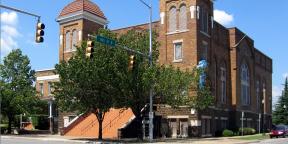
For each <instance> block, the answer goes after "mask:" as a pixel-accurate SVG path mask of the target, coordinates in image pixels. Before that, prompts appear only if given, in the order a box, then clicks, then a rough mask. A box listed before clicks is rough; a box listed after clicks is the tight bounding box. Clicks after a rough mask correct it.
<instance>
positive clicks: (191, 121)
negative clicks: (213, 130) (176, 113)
mask: <svg viewBox="0 0 288 144" xmlns="http://www.w3.org/2000/svg"><path fill="white" fill-rule="evenodd" d="M190 125H191V126H201V120H190Z"/></svg>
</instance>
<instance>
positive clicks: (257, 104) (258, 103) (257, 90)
mask: <svg viewBox="0 0 288 144" xmlns="http://www.w3.org/2000/svg"><path fill="white" fill-rule="evenodd" d="M260 102H261V101H260V82H259V80H257V81H256V106H257V109H258V110H260Z"/></svg>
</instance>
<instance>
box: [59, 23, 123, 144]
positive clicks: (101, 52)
mask: <svg viewBox="0 0 288 144" xmlns="http://www.w3.org/2000/svg"><path fill="white" fill-rule="evenodd" d="M98 34H99V35H102V36H105V37H109V38H111V39H115V40H116V39H117V38H116V35H115V34H113V33H111V32H110V31H109V30H104V29H101V30H99V31H98ZM85 48H86V43H83V44H82V45H81V47H79V48H77V52H76V54H75V55H74V56H72V58H71V59H70V60H68V61H67V62H66V61H62V62H61V63H60V64H57V65H56V66H55V68H56V73H57V74H59V77H60V81H59V82H57V83H55V91H54V95H55V98H56V102H57V104H58V106H59V108H60V109H61V110H62V111H72V112H78V113H93V114H95V115H96V117H97V120H98V123H99V134H98V136H99V137H98V138H99V139H100V140H101V139H102V122H103V120H104V117H105V113H106V112H108V111H109V109H110V108H112V107H113V106H114V97H116V96H120V97H121V96H122V95H123V92H122V89H121V88H120V87H118V86H116V85H118V84H121V83H124V82H123V81H122V80H121V78H122V75H123V73H124V74H125V72H127V65H128V59H127V57H123V56H122V55H125V53H124V52H123V51H121V50H119V49H116V48H114V49H112V48H109V47H108V46H106V45H103V44H101V43H97V42H96V41H95V47H94V53H93V56H92V58H91V59H90V58H87V57H86V56H85Z"/></svg>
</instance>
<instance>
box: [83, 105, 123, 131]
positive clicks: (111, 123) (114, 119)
mask: <svg viewBox="0 0 288 144" xmlns="http://www.w3.org/2000/svg"><path fill="white" fill-rule="evenodd" d="M108 113H109V112H108ZM125 113H127V110H125V109H122V110H120V112H119V115H117V116H116V117H114V118H113V119H112V120H110V122H109V123H108V124H106V125H105V126H103V127H102V132H103V134H104V133H105V132H106V131H105V129H107V128H108V126H109V127H112V125H114V124H115V123H116V122H117V120H119V119H120V118H122V116H123V115H124V114H125ZM104 119H105V118H104ZM97 123H98V119H97V118H96V119H95V120H91V122H90V123H89V124H87V125H86V126H85V127H84V128H82V129H81V135H84V134H85V133H87V131H89V130H90V129H91V128H93V126H94V125H96V124H97Z"/></svg>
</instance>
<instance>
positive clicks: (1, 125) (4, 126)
mask: <svg viewBox="0 0 288 144" xmlns="http://www.w3.org/2000/svg"><path fill="white" fill-rule="evenodd" d="M0 127H1V128H7V127H8V124H0Z"/></svg>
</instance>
